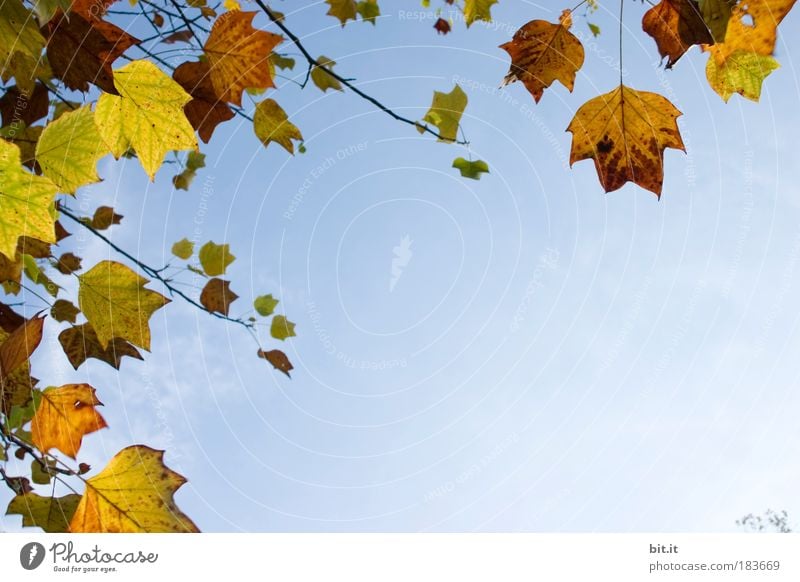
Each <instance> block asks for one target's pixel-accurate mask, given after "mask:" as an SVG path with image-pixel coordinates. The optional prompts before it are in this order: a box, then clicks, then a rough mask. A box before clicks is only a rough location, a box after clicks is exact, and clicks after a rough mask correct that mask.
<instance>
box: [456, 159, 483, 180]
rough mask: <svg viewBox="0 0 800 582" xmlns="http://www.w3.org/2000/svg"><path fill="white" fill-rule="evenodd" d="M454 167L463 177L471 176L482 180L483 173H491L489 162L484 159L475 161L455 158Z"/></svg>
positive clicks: (473, 178)
mask: <svg viewBox="0 0 800 582" xmlns="http://www.w3.org/2000/svg"><path fill="white" fill-rule="evenodd" d="M453 167H454V168H456V169H457V170H458V171H460V172H461V176H462V177H463V178H470V179H472V180H480V179H481V174H482V173H483V174H488V173H489V164H487V163H486V162H484V161H483V160H474V161H473V160H466V159H464V158H456V159H455V160H453Z"/></svg>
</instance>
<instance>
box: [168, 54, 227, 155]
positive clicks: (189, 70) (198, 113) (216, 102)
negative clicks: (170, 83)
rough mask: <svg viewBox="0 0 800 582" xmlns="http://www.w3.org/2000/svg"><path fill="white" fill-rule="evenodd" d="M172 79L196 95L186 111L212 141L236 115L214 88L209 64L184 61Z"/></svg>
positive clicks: (205, 140)
mask: <svg viewBox="0 0 800 582" xmlns="http://www.w3.org/2000/svg"><path fill="white" fill-rule="evenodd" d="M172 78H173V79H175V81H176V82H177V83H178V84H179V85H180V86H181V87H183V88H184V89H185V90H186V92H187V93H189V95H191V96H192V100H191V101H189V102H188V103H187V104H186V105H184V107H183V111H184V113H186V118H187V119H188V120H189V123H191V124H192V127H193V128H195V129H196V130H197V133H198V135H199V136H200V139H202V140H203V141H204V142H205V143H208V142H209V140H210V139H211V134H212V133H214V129H215V128H216V127H217V125H219V124H220V123H222V122H224V121H228V120H229V119H233V117H234V113H233V111H232V110H231V108H230V107H228V104H227V103H225V102H224V101H222V100H221V99H220V98H219V97H218V96H217V93H216V92H215V91H214V85H213V84H212V82H211V75H210V68H209V66H208V63H207V62H204V61H201V62H188V63H183V64H182V65H180V66H179V67H178V68H177V69H175V72H174V73H173V74H172Z"/></svg>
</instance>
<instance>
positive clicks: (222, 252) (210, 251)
mask: <svg viewBox="0 0 800 582" xmlns="http://www.w3.org/2000/svg"><path fill="white" fill-rule="evenodd" d="M197 256H198V258H199V259H200V265H201V266H202V267H203V271H205V273H206V275H209V276H211V277H216V276H217V275H224V274H225V269H227V268H228V265H230V264H231V263H232V262H233V261H234V260H235V259H236V257H235V256H233V255H232V254H231V251H230V245H226V244H224V245H218V244H217V243H215V242H212V241H208V242H207V243H206V244H204V245H203V246H202V247H200V252H199V253H198V255H197Z"/></svg>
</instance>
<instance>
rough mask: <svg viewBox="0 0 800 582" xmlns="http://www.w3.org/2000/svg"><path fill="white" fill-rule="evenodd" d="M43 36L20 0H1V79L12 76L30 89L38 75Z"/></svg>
mask: <svg viewBox="0 0 800 582" xmlns="http://www.w3.org/2000/svg"><path fill="white" fill-rule="evenodd" d="M44 45H45V40H44V37H43V36H42V34H41V32H39V27H38V26H37V25H36V18H34V16H33V12H31V11H30V10H28V9H27V8H25V6H24V5H23V4H22V2H21V1H20V0H3V1H2V2H0V79H2V81H3V82H6V81H8V80H9V79H10V78H11V77H15V78H16V80H17V86H18V87H19V88H20V89H22V90H24V91H30V90H32V89H33V86H34V84H35V82H36V77H37V76H38V73H39V72H40V71H39V67H40V62H41V61H40V59H41V53H42V49H44Z"/></svg>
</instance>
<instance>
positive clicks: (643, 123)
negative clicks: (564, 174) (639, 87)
mask: <svg viewBox="0 0 800 582" xmlns="http://www.w3.org/2000/svg"><path fill="white" fill-rule="evenodd" d="M680 115H681V112H680V111H678V109H676V107H675V106H674V105H673V104H672V103H670V102H669V100H668V99H666V98H665V97H662V96H661V95H658V94H656V93H649V92H646V91H636V90H635V89H631V88H629V87H626V86H624V85H620V86H619V87H617V88H616V89H614V90H613V91H611V92H610V93H606V94H605V95H600V96H599V97H595V98H594V99H591V100H589V101H587V102H586V103H584V104H583V105H582V106H581V108H580V109H578V111H577V113H576V114H575V117H574V118H573V120H572V122H571V123H570V124H569V127H568V128H567V131H570V132H572V134H573V135H572V150H571V151H570V165H572V164H574V163H575V162H577V161H580V160H587V159H592V160H594V164H595V168H596V169H597V174H598V176H599V178H600V182H601V183H602V185H603V188H604V189H605V191H606V192H613V191H614V190H617V189H619V188H621V187H622V186H623V185H624V184H625V183H626V182H629V181H630V182H634V183H636V184H638V185H639V186H641V187H642V188H644V189H646V190H649V191H651V192H653V193H654V194H655V195H656V196H658V197H659V198H660V197H661V189H662V185H663V182H664V149H665V148H675V149H679V150H682V151H686V150H685V148H684V145H683V140H682V139H681V136H680V132H679V131H678V123H677V118H678V117H679V116H680Z"/></svg>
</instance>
